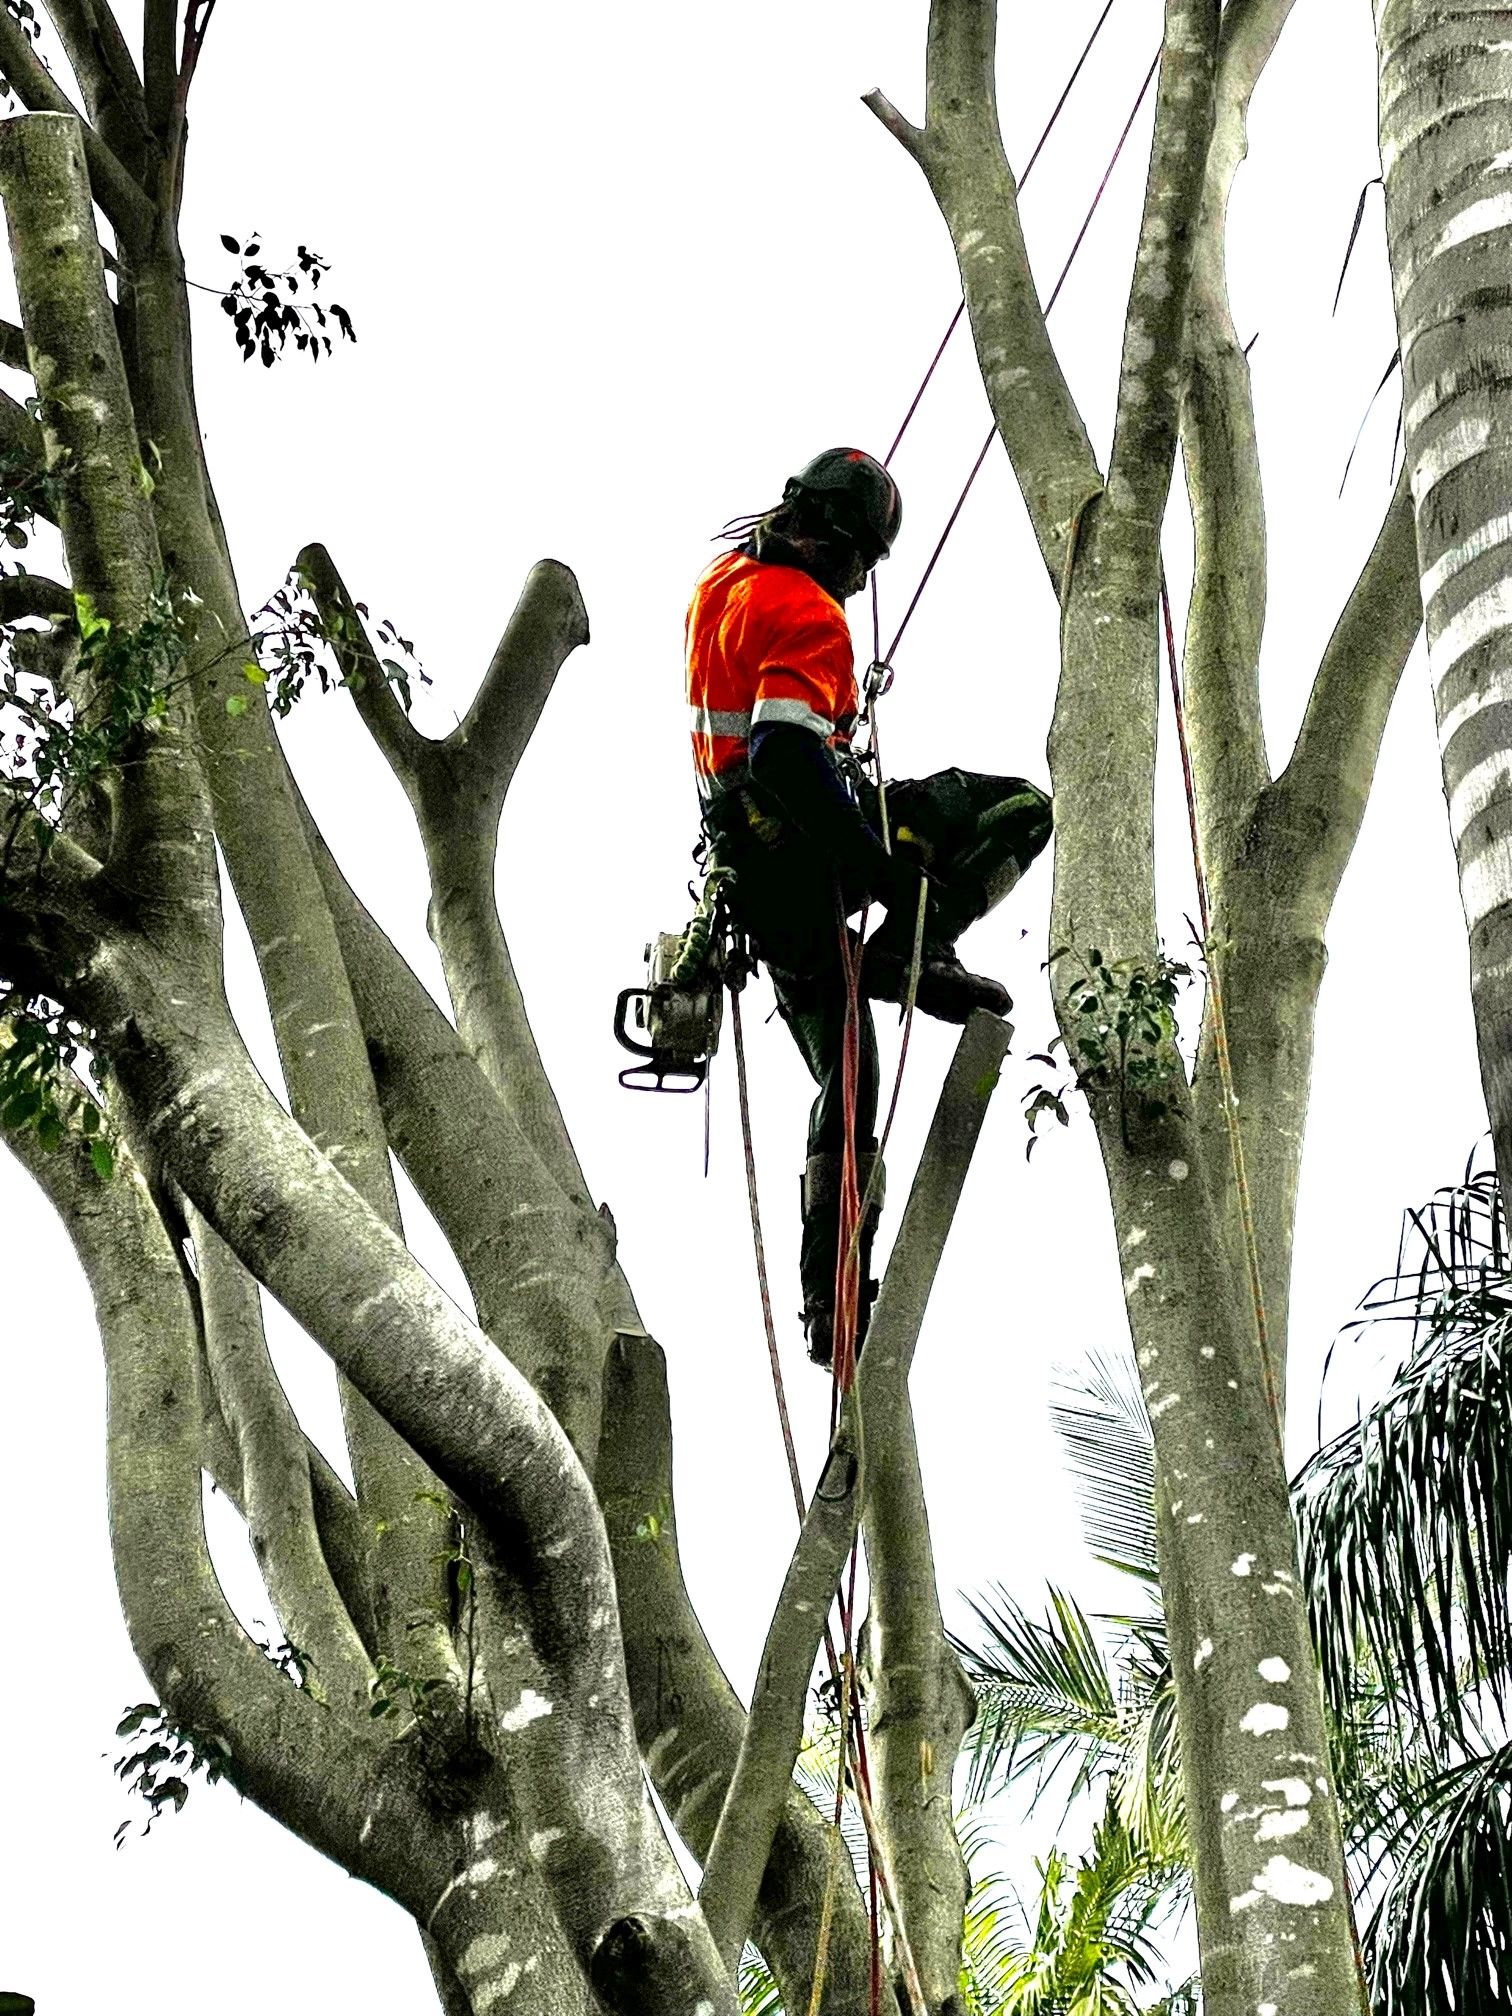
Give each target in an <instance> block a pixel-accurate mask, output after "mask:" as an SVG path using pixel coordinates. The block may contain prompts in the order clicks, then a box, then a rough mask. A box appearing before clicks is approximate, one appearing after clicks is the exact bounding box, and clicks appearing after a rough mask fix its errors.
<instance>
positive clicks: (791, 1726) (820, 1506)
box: [698, 1418, 860, 1969]
mask: <svg viewBox="0 0 1512 2016" xmlns="http://www.w3.org/2000/svg"><path fill="white" fill-rule="evenodd" d="M859 1484H860V1471H859V1466H858V1464H857V1460H856V1442H855V1431H854V1426H853V1423H852V1422H851V1421H850V1420H849V1419H848V1418H847V1419H845V1420H842V1422H841V1425H840V1428H839V1431H838V1432H837V1434H836V1437H835V1440H834V1442H833V1444H832V1445H831V1447H830V1451H829V1454H828V1456H827V1457H826V1459H825V1465H824V1469H823V1471H822V1472H821V1473H820V1477H819V1482H818V1483H817V1484H816V1485H815V1487H814V1495H813V1497H812V1498H811V1499H810V1501H809V1509H808V1514H807V1516H806V1518H805V1519H804V1522H803V1528H802V1531H801V1532H800V1533H799V1536H798V1544H797V1546H796V1547H795V1548H794V1549H793V1554H792V1559H791V1560H790V1561H789V1563H788V1570H787V1574H786V1575H785V1576H784V1577H783V1581H782V1589H781V1591H780V1593H779V1595H778V1598H777V1603H776V1607H775V1608H774V1610H773V1612H772V1618H771V1622H770V1624H769V1625H768V1627H767V1635H766V1643H765V1644H764V1645H763V1647H762V1651H761V1663H760V1665H759V1666H758V1668H757V1671H756V1682H755V1685H754V1687H753V1688H752V1690H751V1706H750V1712H749V1714H748V1715H747V1717H746V1726H745V1733H744V1735H743V1736H742V1738H741V1744H740V1753H739V1755H738V1757H737V1758H736V1760H735V1769H734V1771H733V1773H732V1774H731V1777H730V1783H729V1788H728V1790H727V1791H726V1793H725V1799H724V1806H723V1808H722V1809H721V1812H720V1815H719V1822H718V1825H717V1826H716V1827H715V1829H714V1839H713V1842H712V1843H711V1845H710V1848H709V1852H708V1856H707V1858H706V1859H705V1862H704V1872H703V1882H702V1884H701V1885H700V1886H699V1892H698V1901H699V1903H700V1905H701V1906H702V1908H703V1914H704V1917H705V1918H706V1919H707V1920H708V1925H709V1930H710V1932H711V1933H712V1934H713V1936H714V1943H715V1945H716V1946H717V1947H718V1948H719V1951H720V1956H721V1958H722V1959H723V1960H724V1963H725V1965H726V1967H729V1968H731V1969H733V1968H734V1967H735V1966H736V1965H737V1963H738V1962H739V1959H740V1954H741V1950H742V1948H743V1947H744V1945H745V1942H746V1938H747V1935H748V1934H749V1932H750V1929H751V1925H752V1922H753V1919H754V1917H755V1912H756V1900H757V1896H758V1894H759V1892H760V1889H761V1882H762V1878H763V1876H764V1874H765V1872H766V1866H767V1862H768V1859H769V1858H770V1856H771V1852H772V1844H773V1842H774V1840H775V1839H776V1836H777V1829H778V1826H779V1825H780V1823H781V1820H782V1814H783V1810H784V1808H785V1806H786V1804H787V1796H788V1790H789V1787H790V1786H791V1784H792V1778H793V1765H794V1762H795V1760H796V1759H797V1756H798V1752H799V1750H800V1749H801V1748H802V1747H803V1720H804V1703H805V1701H806V1698H807V1694H808V1685H809V1679H810V1676H811V1675H812V1673H813V1670H814V1661H815V1659H816V1658H817V1656H818V1653H819V1645H820V1641H821V1639H822V1638H823V1636H824V1626H825V1619H826V1618H827V1617H828V1615H829V1610H830V1605H831V1603H832V1602H833V1601H834V1596H835V1586H836V1583H837V1582H838V1581H839V1578H840V1574H841V1571H842V1569H843V1568H844V1565H845V1557H846V1554H847V1553H848V1552H849V1550H850V1544H851V1540H852V1537H853V1536H854V1534H855V1530H856V1513H857V1507H858V1503H859V1499H858V1487H859Z"/></svg>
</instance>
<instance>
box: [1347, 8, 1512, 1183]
mask: <svg viewBox="0 0 1512 2016" xmlns="http://www.w3.org/2000/svg"><path fill="white" fill-rule="evenodd" d="M1506 18H1507V17H1506V16H1505V15H1504V14H1502V13H1501V12H1497V13H1496V14H1495V15H1494V16H1493V15H1492V14H1491V13H1489V12H1487V10H1485V9H1484V8H1479V9H1472V8H1470V7H1468V6H1467V5H1466V4H1465V0H1377V16H1376V33H1377V41H1378V47H1379V56H1380V131H1381V162H1382V167H1383V170H1384V175H1385V188H1386V221H1387V232H1388V241H1389V247H1390V256H1391V274H1392V284H1393V289H1394V293H1395V297H1396V313H1397V333H1398V340H1399V345H1400V352H1401V361H1402V399H1403V409H1404V414H1405V439H1406V452H1407V463H1408V468H1409V470H1410V472H1411V477H1412V495H1413V502H1414V507H1415V512H1416V522H1417V543H1418V563H1419V571H1420V576H1421V581H1422V594H1423V606H1424V610H1425V612H1426V615H1427V620H1428V657H1429V664H1430V667H1431V670H1432V677H1433V690H1434V705H1435V709H1436V712H1437V715H1438V726H1439V745H1440V748H1441V750H1442V752H1443V765H1444V792H1445V796H1446V798H1447V800H1448V804H1449V824H1450V828H1451V831H1452V833H1453V836H1454V845H1455V851H1456V854H1457V857H1458V861H1459V878H1460V895H1461V897H1462V899H1463V902H1464V906H1465V923H1466V926H1467V928H1468V930H1469V934H1470V975H1471V982H1470V984H1471V996H1472V1000H1473V1002H1474V1008H1475V1024H1476V1033H1477V1039H1478V1042H1479V1047H1480V1063H1481V1080H1482V1083H1483V1084H1484V1086H1485V1092H1486V1104H1487V1107H1488V1110H1489V1112H1490V1117H1491V1126H1492V1132H1493V1136H1494V1139H1495V1144H1496V1161H1497V1168H1498V1170H1499V1172H1500V1175H1501V1179H1502V1182H1503V1185H1504V1186H1506V1185H1508V1184H1509V1183H1512V704H1509V703H1512V498H1509V492H1512V379H1509V377H1508V374H1507V369H1506V363H1505V358H1506V354H1507V344H1508V341H1509V337H1512V289H1509V287H1508V284H1507V272H1508V262H1509V259H1512V40H1509V39H1507V37H1506V35H1505V22H1506Z"/></svg>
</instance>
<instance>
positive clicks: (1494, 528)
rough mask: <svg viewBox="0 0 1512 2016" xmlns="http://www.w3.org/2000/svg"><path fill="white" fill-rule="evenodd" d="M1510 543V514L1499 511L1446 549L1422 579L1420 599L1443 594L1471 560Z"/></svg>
mask: <svg viewBox="0 0 1512 2016" xmlns="http://www.w3.org/2000/svg"><path fill="white" fill-rule="evenodd" d="M1509 542H1512V512H1509V511H1499V512H1497V514H1496V516H1495V517H1494V518H1488V519H1487V520H1486V521H1485V523H1484V524H1483V525H1477V526H1476V527H1475V530H1474V531H1473V532H1471V533H1469V534H1468V535H1467V536H1466V537H1465V538H1463V539H1461V540H1460V541H1459V543H1458V544H1457V545H1454V546H1450V547H1447V548H1446V549H1445V551H1444V552H1442V553H1440V555H1439V557H1438V558H1437V560H1435V561H1434V563H1433V565H1432V566H1431V567H1430V568H1429V569H1428V571H1427V573H1426V574H1425V575H1424V576H1423V600H1424V601H1425V602H1431V601H1432V600H1433V598H1434V596H1435V595H1438V594H1440V593H1442V591H1443V589H1444V587H1445V585H1446V584H1447V583H1448V582H1450V581H1452V580H1453V579H1454V577H1455V575H1456V574H1459V573H1461V572H1462V571H1463V570H1464V569H1465V568H1466V567H1468V566H1469V565H1470V563H1471V561H1472V560H1478V559H1479V558H1480V557H1481V555H1482V554H1483V553H1494V552H1495V551H1496V549H1497V547H1498V546H1505V545H1507V544H1508V543H1509Z"/></svg>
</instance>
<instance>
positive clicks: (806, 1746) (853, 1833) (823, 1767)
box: [793, 1717, 866, 1884]
mask: <svg viewBox="0 0 1512 2016" xmlns="http://www.w3.org/2000/svg"><path fill="white" fill-rule="evenodd" d="M839 1771H840V1723H839V1719H838V1717H824V1718H821V1719H819V1720H816V1721H814V1722H812V1723H811V1724H810V1726H809V1728H808V1729H807V1731H806V1732H805V1734H804V1739H803V1748H802V1749H801V1750H800V1751H799V1752H798V1760H797V1763H796V1765H795V1767H794V1772H793V1776H794V1778H795V1780H796V1781H797V1784H798V1789H799V1790H800V1791H801V1792H804V1793H806V1794H807V1795H808V1797H809V1799H811V1800H812V1801H813V1803H814V1805H815V1806H817V1807H818V1809H819V1811H820V1812H821V1813H822V1814H823V1815H824V1818H825V1819H826V1820H829V1821H833V1819H834V1817H835V1787H836V1785H837V1784H838V1782H839ZM849 1779H850V1774H849V1771H848V1770H847V1773H846V1781H847V1786H848V1787H849ZM840 1832H841V1835H842V1837H843V1838H844V1841H845V1846H846V1850H847V1852H848V1854H849V1855H850V1860H851V1868H852V1869H853V1870H854V1871H855V1876H856V1881H857V1882H858V1883H861V1884H864V1883H865V1881H866V1823H865V1821H864V1820H863V1819H862V1818H861V1808H860V1806H859V1804H858V1803H857V1801H856V1799H855V1797H854V1795H853V1790H851V1789H848V1790H847V1793H846V1797H845V1800H844V1802H843V1804H842V1805H841V1808H840Z"/></svg>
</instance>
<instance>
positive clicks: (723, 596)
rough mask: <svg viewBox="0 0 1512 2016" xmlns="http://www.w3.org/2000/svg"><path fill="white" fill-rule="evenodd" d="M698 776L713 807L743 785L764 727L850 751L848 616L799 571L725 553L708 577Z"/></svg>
mask: <svg viewBox="0 0 1512 2016" xmlns="http://www.w3.org/2000/svg"><path fill="white" fill-rule="evenodd" d="M687 659H688V707H689V710H690V712H691V716H692V719H691V727H692V731H693V767H694V769H695V770H696V771H697V773H698V792H699V796H700V798H701V799H702V800H703V802H704V804H706V805H707V804H709V803H711V802H712V801H713V800H714V799H715V798H717V797H718V796H719V794H720V792H721V791H724V790H728V789H729V787H730V786H731V785H732V784H736V783H739V782H740V780H741V779H742V778H743V777H744V776H745V775H746V771H747V767H748V765H749V763H750V757H751V731H752V729H753V728H757V727H759V726H760V725H761V724H762V722H764V721H785V722H789V723H792V724H794V725H795V726H797V727H800V728H809V729H812V731H813V732H814V734H816V735H819V736H822V737H823V739H824V740H825V741H826V742H831V743H836V742H838V743H845V742H848V741H849V740H850V733H851V729H852V726H853V725H854V722H855V718H856V711H857V708H858V706H859V705H860V696H859V695H858V693H857V691H856V656H855V648H854V646H853V645H852V643H851V634H850V626H849V624H848V623H847V622H846V620H845V611H844V610H843V609H842V608H841V606H840V604H839V603H838V602H837V601H836V600H835V598H834V597H833V596H832V595H829V594H826V592H825V591H824V589H822V588H821V587H820V586H819V583H818V582H817V581H815V580H813V579H811V577H810V576H809V575H807V574H805V573H803V572H802V571H801V570H800V569H799V568H797V567H779V566H775V565H773V564H772V563H771V562H770V561H763V560H753V559H751V558H750V557H749V555H747V554H745V553H741V552H738V551H737V552H733V553H726V554H724V555H722V557H721V558H720V559H718V560H716V561H715V562H714V565H713V566H712V567H710V568H709V569H708V571H707V572H706V573H705V574H704V575H702V576H701V578H700V580H699V583H698V586H697V587H696V588H695V589H694V591H693V600H692V603H691V605H690V606H689V609H688V623H687Z"/></svg>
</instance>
